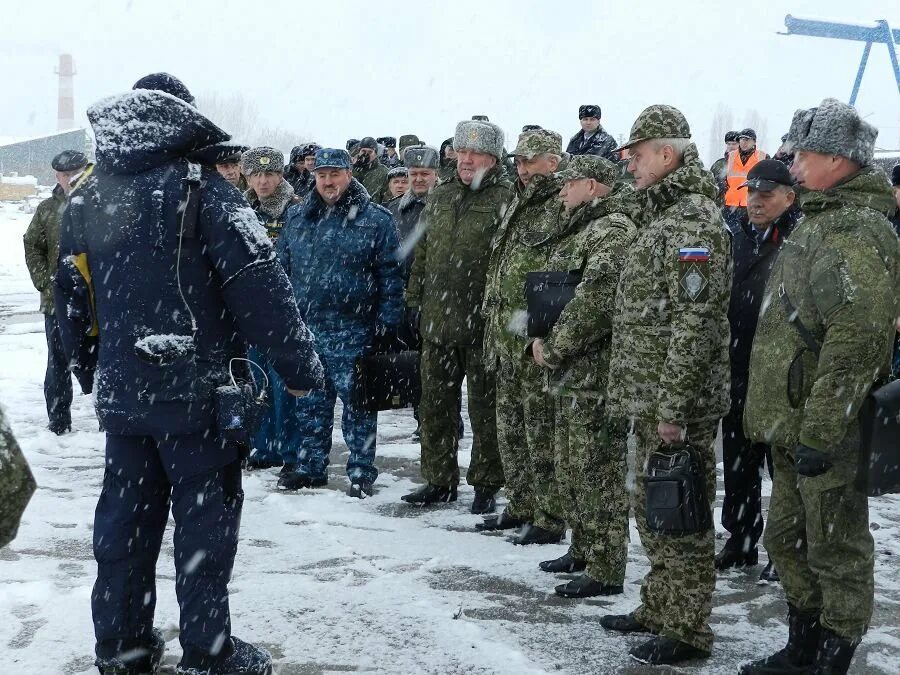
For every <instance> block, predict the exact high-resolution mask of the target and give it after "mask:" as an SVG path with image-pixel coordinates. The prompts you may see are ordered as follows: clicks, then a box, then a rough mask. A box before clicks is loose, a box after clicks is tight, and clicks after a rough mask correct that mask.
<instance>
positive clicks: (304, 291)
mask: <svg viewBox="0 0 900 675" xmlns="http://www.w3.org/2000/svg"><path fill="white" fill-rule="evenodd" d="M398 246H399V242H398V238H397V228H396V226H395V225H394V219H393V218H392V217H391V214H390V212H389V211H388V210H387V209H386V208H384V207H383V206H381V205H378V204H375V203H373V202H372V201H371V200H370V199H369V195H368V193H367V192H366V189H365V188H364V187H363V186H362V185H360V184H359V182H358V181H356V180H353V181H351V183H350V187H349V188H348V190H347V192H345V193H344V195H343V196H342V197H341V198H340V199H339V200H338V202H337V204H335V205H334V206H328V205H327V204H326V203H325V202H324V201H323V200H322V198H321V196H319V193H318V192H312V193H310V195H309V196H308V197H307V198H306V201H305V202H303V204H300V205H298V206H295V207H292V208H291V209H290V210H289V211H288V214H287V223H286V224H285V226H284V231H283V232H282V235H281V237H280V238H279V239H278V254H279V257H280V259H281V262H282V265H283V266H284V269H285V271H286V272H287V274H288V276H289V277H290V280H291V284H292V285H293V287H294V293H295V294H296V297H297V304H298V306H299V308H300V313H301V315H302V316H303V318H304V320H306V322H307V323H308V324H309V325H310V326H311V327H313V332H314V333H315V334H316V336H317V337H318V336H319V335H320V334H321V333H323V332H328V333H334V332H336V331H344V330H349V331H352V332H354V334H355V335H356V336H357V337H358V338H359V339H361V340H363V341H368V343H369V344H371V339H372V337H373V334H374V330H375V327H376V324H380V325H383V326H391V327H393V326H397V325H398V324H399V323H400V319H401V317H402V315H403V276H402V273H401V266H400V261H399V260H398V256H397V249H398Z"/></svg>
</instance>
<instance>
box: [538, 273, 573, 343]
mask: <svg viewBox="0 0 900 675" xmlns="http://www.w3.org/2000/svg"><path fill="white" fill-rule="evenodd" d="M580 283H581V272H580V271H578V270H576V271H572V272H528V273H526V274H525V302H526V305H527V307H528V337H534V338H543V337H547V336H548V335H549V334H550V329H551V328H553V325H554V324H555V323H556V322H557V321H558V320H559V315H560V314H562V311H563V309H564V308H565V306H566V305H567V304H568V303H569V301H570V300H571V299H572V298H574V297H575V289H576V288H577V286H578V284H580Z"/></svg>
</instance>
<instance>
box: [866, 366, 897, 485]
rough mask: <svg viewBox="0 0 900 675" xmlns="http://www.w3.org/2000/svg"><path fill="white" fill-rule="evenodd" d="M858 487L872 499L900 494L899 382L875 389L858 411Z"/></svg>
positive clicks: (895, 381)
mask: <svg viewBox="0 0 900 675" xmlns="http://www.w3.org/2000/svg"><path fill="white" fill-rule="evenodd" d="M859 432H860V437H861V440H862V452H861V453H860V468H859V471H858V472H857V481H858V482H859V483H861V484H860V485H858V487H859V488H860V489H861V490H863V491H865V492H866V493H867V494H868V495H869V496H870V497H877V496H878V495H885V494H892V493H897V492H900V380H894V381H893V382H889V383H888V384H885V385H884V386H881V387H878V388H876V389H873V390H872V392H871V393H870V394H869V395H868V396H867V397H866V400H865V402H864V403H863V405H862V408H861V409H860V411H859Z"/></svg>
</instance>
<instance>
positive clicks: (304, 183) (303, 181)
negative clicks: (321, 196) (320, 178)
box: [284, 166, 316, 200]
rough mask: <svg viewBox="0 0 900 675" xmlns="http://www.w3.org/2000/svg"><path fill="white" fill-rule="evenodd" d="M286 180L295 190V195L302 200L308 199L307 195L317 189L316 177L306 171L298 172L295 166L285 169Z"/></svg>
mask: <svg viewBox="0 0 900 675" xmlns="http://www.w3.org/2000/svg"><path fill="white" fill-rule="evenodd" d="M284 179H285V180H286V181H287V182H288V183H289V184H290V186H291V187H292V188H294V194H295V195H297V197H299V198H300V199H301V200H303V199H306V195H308V194H309V193H310V192H311V191H312V190H314V189H315V187H316V177H315V176H314V175H313V174H312V172H311V171H307V170H306V169H302V170H300V171H298V170H297V169H296V168H294V167H293V166H287V167H285V169H284Z"/></svg>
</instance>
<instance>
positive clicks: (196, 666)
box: [175, 635, 272, 675]
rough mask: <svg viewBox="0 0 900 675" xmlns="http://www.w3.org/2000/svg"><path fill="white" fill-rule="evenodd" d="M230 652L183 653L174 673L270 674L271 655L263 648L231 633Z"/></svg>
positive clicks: (193, 674) (183, 674)
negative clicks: (207, 653)
mask: <svg viewBox="0 0 900 675" xmlns="http://www.w3.org/2000/svg"><path fill="white" fill-rule="evenodd" d="M230 640H231V645H230V647H231V653H230V654H229V655H228V656H226V657H222V656H221V655H219V656H217V657H211V656H209V655H203V656H197V655H188V654H185V655H184V656H183V657H182V658H181V663H179V664H178V666H177V667H176V668H175V675H271V674H272V657H271V655H270V654H269V652H267V651H266V650H265V649H262V648H261V647H255V646H254V645H251V644H248V643H246V642H244V641H243V640H238V639H237V638H236V637H234V636H233V635H232V636H231V638H230Z"/></svg>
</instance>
